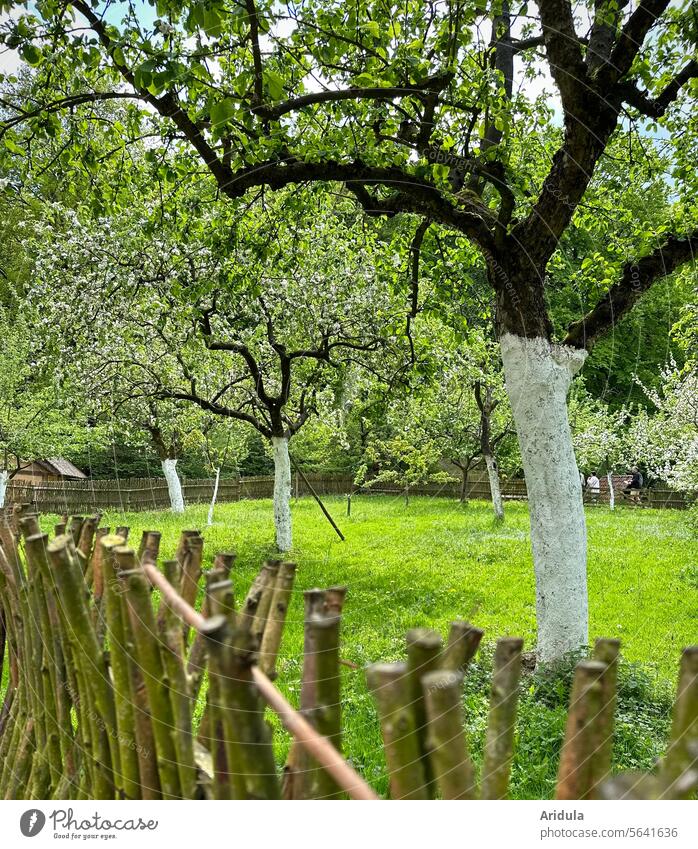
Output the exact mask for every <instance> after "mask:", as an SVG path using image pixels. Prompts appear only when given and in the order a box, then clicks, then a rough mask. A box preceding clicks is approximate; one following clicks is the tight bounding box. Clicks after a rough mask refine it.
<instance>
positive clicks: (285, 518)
mask: <svg viewBox="0 0 698 849" xmlns="http://www.w3.org/2000/svg"><path fill="white" fill-rule="evenodd" d="M271 444H272V447H273V449H274V527H275V529H276V547H277V548H278V549H279V551H288V550H289V549H290V548H291V544H292V535H291V458H290V456H289V453H288V439H287V438H286V437H285V436H272V438H271Z"/></svg>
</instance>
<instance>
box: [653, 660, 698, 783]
mask: <svg viewBox="0 0 698 849" xmlns="http://www.w3.org/2000/svg"><path fill="white" fill-rule="evenodd" d="M697 754H698V645H696V646H689V647H688V648H685V649H684V650H683V654H682V655H681V665H680V667H679V683H678V687H677V691H676V700H675V701H674V712H673V717H672V723H671V733H670V735H669V746H668V748H667V752H666V756H665V757H664V759H663V760H662V762H661V769H660V774H661V777H662V780H663V782H664V784H665V785H666V787H667V791H666V798H687V797H688V795H689V794H690V782H685V783H684V786H683V787H682V781H681V778H682V776H683V775H684V774H685V773H687V772H688V770H689V769H690V768H691V767H693V768H694V769H695V768H696V767H697V766H698V761H697V760H696V756H697Z"/></svg>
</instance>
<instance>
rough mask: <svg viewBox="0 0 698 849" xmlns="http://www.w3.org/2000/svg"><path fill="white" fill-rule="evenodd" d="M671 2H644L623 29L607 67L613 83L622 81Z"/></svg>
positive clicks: (663, 0) (657, 0) (659, 0)
mask: <svg viewBox="0 0 698 849" xmlns="http://www.w3.org/2000/svg"><path fill="white" fill-rule="evenodd" d="M668 5H669V0H642V2H641V3H640V5H639V6H638V7H637V9H635V11H634V12H633V13H632V15H631V16H630V18H629V19H628V22H627V23H626V25H625V26H624V27H623V30H622V31H621V34H620V36H619V37H618V41H617V42H616V46H615V47H614V48H613V51H612V53H611V59H610V61H609V63H608V65H607V66H606V67H607V68H608V69H609V72H610V73H611V74H612V75H613V77H612V78H613V81H615V80H619V79H622V78H623V77H624V76H625V74H627V73H628V71H629V70H630V66H631V65H632V63H633V59H634V58H635V57H636V56H637V54H638V52H639V50H640V48H641V47H642V45H643V43H644V41H645V37H646V36H647V33H648V32H649V31H650V29H652V27H653V26H654V24H655V23H656V22H657V20H658V19H659V18H660V17H661V15H662V14H663V13H664V12H665V11H666V8H667V6H668Z"/></svg>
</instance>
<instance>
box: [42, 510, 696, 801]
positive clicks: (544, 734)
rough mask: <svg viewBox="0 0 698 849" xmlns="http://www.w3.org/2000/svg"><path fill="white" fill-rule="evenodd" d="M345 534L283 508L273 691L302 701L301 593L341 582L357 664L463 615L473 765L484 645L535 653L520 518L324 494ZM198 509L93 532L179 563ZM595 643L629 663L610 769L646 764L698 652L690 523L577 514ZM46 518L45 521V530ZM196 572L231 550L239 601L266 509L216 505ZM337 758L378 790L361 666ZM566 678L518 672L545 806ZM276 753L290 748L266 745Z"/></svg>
mask: <svg viewBox="0 0 698 849" xmlns="http://www.w3.org/2000/svg"><path fill="white" fill-rule="evenodd" d="M326 504H327V506H328V508H329V510H330V512H331V513H332V514H333V516H334V517H335V519H336V520H337V522H338V524H339V526H340V527H341V528H342V530H343V531H344V533H345V535H346V537H347V539H346V542H341V541H340V540H339V539H338V537H337V536H336V535H335V533H334V531H333V530H332V528H331V527H330V525H329V524H328V523H327V521H326V520H325V518H324V517H323V516H322V514H321V513H320V510H319V508H318V507H317V505H316V504H315V502H314V501H312V500H311V499H301V500H300V501H298V502H297V503H294V505H293V521H294V539H295V543H296V547H295V549H294V552H293V557H294V559H295V560H297V562H298V566H299V568H298V576H297V581H296V588H295V592H294V596H293V601H292V604H291V607H290V609H289V616H288V623H287V627H286V630H285V633H284V640H283V644H282V655H281V659H280V663H279V671H280V679H279V684H280V686H281V688H282V689H283V690H284V691H285V692H286V694H287V695H288V697H289V698H290V699H291V701H292V702H294V703H297V699H298V686H299V681H300V672H301V657H302V639H303V624H302V619H303V604H302V601H303V599H302V590H304V589H308V588H310V587H315V586H318V587H326V586H330V585H332V584H346V585H347V586H348V587H349V594H348V597H347V603H346V606H345V613H344V616H343V637H342V642H343V649H342V657H343V658H345V659H346V660H349V661H353V662H354V663H355V664H358V665H359V667H361V666H363V665H364V664H367V663H370V662H372V661H376V660H396V659H402V657H403V645H404V638H405V632H406V631H407V629H408V628H410V627H414V626H428V627H431V628H435V629H437V630H439V631H441V633H443V634H444V635H445V634H446V632H447V628H448V623H449V622H450V621H451V620H452V619H455V618H465V619H469V620H470V621H472V622H473V623H474V624H476V625H478V626H479V627H482V628H484V629H485V641H483V642H484V643H489V646H488V645H485V648H484V650H483V651H482V652H481V655H480V656H479V659H478V662H477V663H475V664H474V665H473V666H472V667H471V671H470V673H469V680H468V681H467V683H466V715H467V725H468V730H469V733H470V739H471V744H472V748H473V753H474V756H475V757H476V758H478V757H479V755H480V751H481V746H482V742H483V737H484V730H485V727H486V720H487V695H488V675H489V663H490V654H491V653H490V646H491V643H492V642H493V641H494V640H495V639H496V638H497V637H500V636H504V635H519V636H523V637H524V639H525V643H526V648H527V649H531V648H533V646H534V643H535V596H534V583H533V569H532V563H531V554H530V549H529V541H528V514H527V507H526V505H525V504H522V503H514V502H509V503H507V504H506V508H505V509H506V521H505V523H504V525H503V526H496V525H495V524H494V522H493V520H492V517H491V509H490V506H489V505H488V504H486V503H483V502H471V503H470V504H468V505H467V506H462V505H459V504H457V503H456V502H454V501H452V500H446V499H439V498H422V499H420V498H412V499H411V501H410V504H409V506H408V507H406V506H405V505H404V502H403V500H402V499H401V498H392V497H380V496H371V497H368V496H365V497H361V496H360V497H356V498H354V499H353V502H352V512H351V517H347V516H346V515H345V514H346V506H345V505H346V502H345V501H344V500H343V499H341V498H327V499H326ZM206 512H207V508H206V507H205V506H201V507H192V508H189V509H188V510H187V512H186V514H185V515H184V516H183V517H181V516H180V517H173V516H172V515H170V514H169V513H162V512H161V513H139V514H130V515H126V516H124V515H123V514H120V515H117V514H108V515H106V516H105V517H104V520H103V524H108V525H111V526H112V527H114V526H115V525H117V524H128V525H130V526H131V528H132V533H133V535H134V536H133V541H134V544H137V541H138V540H139V539H140V532H141V530H143V529H145V528H152V529H158V530H160V531H162V534H163V538H162V546H161V556H162V557H164V558H166V557H168V556H171V555H172V553H173V552H174V549H175V545H176V542H177V538H178V535H179V531H180V530H181V529H182V528H188V527H203V526H204V524H205V520H206ZM587 519H588V528H589V592H590V614H591V629H590V630H591V636H592V637H596V636H618V637H620V638H621V639H622V642H623V648H622V651H623V656H624V658H625V660H626V661H628V662H629V663H627V664H625V665H624V667H623V669H622V670H621V687H620V696H619V705H618V717H617V731H616V741H615V759H616V763H617V766H618V767H619V768H621V767H622V768H638V767H644V768H648V767H649V766H650V765H651V763H652V760H653V759H654V758H655V757H656V756H657V755H658V754H659V753H660V752H661V751H662V748H663V743H664V736H665V734H666V730H667V722H668V713H669V711H670V708H671V688H673V686H674V682H675V678H676V671H677V666H678V660H679V656H680V652H681V649H682V648H683V647H684V646H685V645H688V644H689V643H695V642H696V641H698V546H697V545H696V541H695V539H694V538H692V536H691V534H690V532H689V530H688V527H687V525H686V523H685V516H684V514H682V513H681V512H679V511H672V510H633V509H629V508H620V509H617V510H616V511H615V512H610V511H609V510H608V509H606V508H603V507H598V508H590V509H589V510H588V512H587ZM47 520H48V521H51V522H52V521H53V520H52V519H51V520H49V517H45V521H47ZM204 536H205V539H206V544H205V549H204V551H205V564H206V565H208V564H209V563H210V561H211V559H212V558H213V555H214V554H215V553H216V552H217V551H223V550H231V549H232V550H235V551H236V552H237V555H238V558H237V562H236V567H235V572H234V576H233V577H234V580H235V584H236V594H237V596H238V598H242V597H244V595H245V593H246V592H247V589H248V586H249V584H250V582H251V580H252V578H253V576H254V575H255V574H256V572H257V570H258V568H259V565H260V563H261V561H262V560H263V559H264V558H265V557H266V556H269V555H272V554H273V553H274V551H273V546H272V544H271V543H272V540H273V527H272V505H271V502H270V501H268V500H261V501H242V502H238V503H235V504H225V505H220V506H219V507H217V510H216V524H215V525H214V526H212V527H210V528H206V529H205V530H204ZM343 675H344V682H343V687H344V689H343V697H344V724H345V738H344V751H345V753H346V754H347V755H348V756H349V757H350V759H351V761H352V762H353V763H354V765H355V766H357V767H358V768H359V769H360V770H361V771H362V772H363V773H364V775H365V776H366V777H367V779H368V780H369V781H371V783H372V784H374V785H375V786H376V788H377V789H378V790H380V791H381V792H385V790H386V786H387V781H386V777H385V765H384V760H383V755H382V747H381V742H380V733H379V729H378V724H377V720H376V716H375V710H374V707H373V701H372V699H371V697H370V696H369V695H368V693H367V692H366V688H365V684H364V676H363V673H362V671H361V670H358V671H352V670H349V669H345V670H344V673H343ZM568 686H569V672H568V673H567V674H562V675H560V676H558V677H556V678H554V679H551V678H549V677H541V676H540V675H536V676H530V675H529V676H527V677H525V678H524V680H523V683H522V695H521V705H520V712H519V715H520V718H519V732H518V744H517V755H516V759H515V763H514V767H513V774H512V787H513V795H515V796H516V797H519V798H543V797H546V796H547V797H549V796H550V794H551V792H552V788H553V785H554V780H555V772H556V769H557V753H558V749H559V744H560V739H561V735H562V732H563V729H564V710H565V706H566V702H567V697H568ZM275 736H276V741H277V749H278V757H279V760H280V762H281V760H282V759H283V757H284V754H285V751H286V748H287V746H288V738H287V737H286V735H285V733H284V732H283V731H282V730H279V733H278V734H276V735H275Z"/></svg>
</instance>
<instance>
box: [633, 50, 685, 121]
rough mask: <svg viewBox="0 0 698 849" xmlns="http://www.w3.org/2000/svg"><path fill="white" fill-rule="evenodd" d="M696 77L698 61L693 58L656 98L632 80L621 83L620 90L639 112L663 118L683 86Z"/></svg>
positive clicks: (651, 116)
mask: <svg viewBox="0 0 698 849" xmlns="http://www.w3.org/2000/svg"><path fill="white" fill-rule="evenodd" d="M694 77H698V62H696V60H695V59H691V61H690V62H688V63H687V64H686V65H684V67H683V68H682V69H681V70H680V71H679V73H678V74H677V75H676V76H675V77H674V78H673V79H672V80H671V81H670V82H669V83H668V84H667V85H666V86H665V88H663V89H662V91H661V92H660V93H659V94H658V95H657V97H655V98H652V97H650V96H649V95H648V94H647V92H646V91H640V89H638V88H637V86H635V85H634V84H633V83H630V82H628V83H621V84H620V86H619V88H618V91H619V93H620V95H621V97H622V99H623V100H624V101H625V102H626V103H628V104H629V105H630V106H632V107H633V108H634V109H637V111H638V112H641V113H642V114H643V115H647V117H648V118H661V117H662V115H664V114H665V113H666V111H667V109H668V108H669V106H671V104H672V103H673V102H674V101H675V100H676V98H677V97H678V96H679V92H680V91H681V88H682V87H683V86H684V85H685V84H686V83H687V82H688V81H689V80H691V79H693V78H694Z"/></svg>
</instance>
